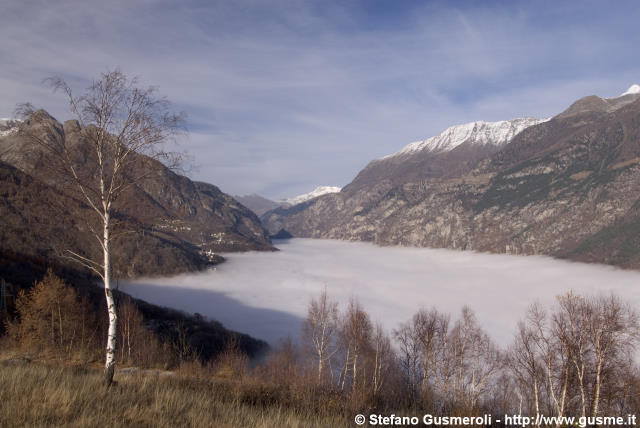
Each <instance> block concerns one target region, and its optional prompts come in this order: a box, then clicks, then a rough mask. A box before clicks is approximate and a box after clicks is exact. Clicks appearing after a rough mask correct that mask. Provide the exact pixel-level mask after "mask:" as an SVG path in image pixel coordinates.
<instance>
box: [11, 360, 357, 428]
mask: <svg viewBox="0 0 640 428" xmlns="http://www.w3.org/2000/svg"><path fill="white" fill-rule="evenodd" d="M115 380H116V383H115V384H113V385H112V386H111V387H106V386H105V385H104V384H103V381H102V376H101V372H100V371H99V370H95V369H86V368H77V367H61V366H48V365H41V364H35V363H28V362H23V361H15V360H14V361H4V362H1V363H0V427H17V426H20V427H25V426H26V427H59V426H73V427H84V426H92V427H102V426H118V427H122V426H135V427H342V426H344V427H346V426H353V423H352V422H351V421H350V420H349V419H347V418H345V417H343V416H339V415H329V414H327V415H322V414H317V413H308V414H306V413H304V412H301V411H299V410H296V409H293V408H286V407H283V406H282V405H281V404H278V405H264V404H252V403H251V402H250V400H247V397H246V396H243V395H242V394H238V393H237V392H234V391H235V388H234V386H233V384H232V383H229V382H218V381H214V380H210V379H205V380H203V379H196V378H189V377H184V376H180V375H176V374H172V375H168V376H159V375H153V374H151V375H150V374H144V375H141V374H137V375H125V374H117V375H116V379H115Z"/></svg>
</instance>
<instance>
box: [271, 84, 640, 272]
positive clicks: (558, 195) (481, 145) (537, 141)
mask: <svg viewBox="0 0 640 428" xmlns="http://www.w3.org/2000/svg"><path fill="white" fill-rule="evenodd" d="M262 220H263V224H265V225H266V226H267V227H268V229H269V230H270V231H272V232H275V231H278V230H280V229H281V228H284V229H286V230H287V231H289V232H291V233H292V234H293V235H294V236H306V237H322V238H339V239H350V240H365V241H373V242H376V243H379V244H394V245H397V244H401V245H415V246H428V247H446V248H456V249H467V250H479V251H491V252H501V253H502V252H506V253H516V254H549V255H555V256H559V257H569V258H572V259H577V260H585V261H593V262H604V263H611V264H616V265H621V266H627V267H638V266H640V87H639V86H637V85H634V86H632V87H631V88H630V89H629V90H628V91H626V92H625V93H624V94H622V95H621V96H619V97H616V98H599V97H597V96H589V97H585V98H582V99H580V100H578V101H576V102H575V103H573V104H572V105H571V106H570V107H569V108H568V109H567V110H565V111H564V112H562V113H560V114H559V115H557V116H555V117H553V118H551V119H550V120H546V121H541V120H536V119H516V120H513V121H504V122H495V123H485V122H474V123H472V124H467V125H461V126H457V127H452V128H449V129H448V130H446V131H445V132H444V133H442V134H440V135H438V136H436V137H433V138H431V139H428V140H425V141H423V142H418V143H412V144H410V145H409V146H407V147H405V148H404V149H403V150H401V151H400V152H398V153H396V154H394V155H391V156H387V157H385V158H382V159H379V160H377V161H373V162H371V163H370V164H369V165H368V166H367V167H366V168H365V169H364V170H363V171H361V172H360V173H359V174H358V176H357V177H356V179H354V181H353V182H352V183H350V184H349V185H347V186H345V188H344V189H343V190H342V191H341V192H340V193H333V194H329V195H324V196H321V197H319V198H316V199H314V200H312V201H308V202H304V203H302V204H299V205H297V206H296V207H292V208H289V209H277V210H275V211H272V212H269V213H266V214H265V215H264V216H263V217H262Z"/></svg>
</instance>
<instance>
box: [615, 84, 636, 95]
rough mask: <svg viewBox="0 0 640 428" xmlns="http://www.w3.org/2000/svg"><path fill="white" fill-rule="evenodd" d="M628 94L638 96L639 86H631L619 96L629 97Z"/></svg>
mask: <svg viewBox="0 0 640 428" xmlns="http://www.w3.org/2000/svg"><path fill="white" fill-rule="evenodd" d="M630 94H640V85H637V84H633V85H631V86H630V87H629V89H627V90H626V91H625V92H623V93H622V94H620V96H621V97H624V96H625V95H630Z"/></svg>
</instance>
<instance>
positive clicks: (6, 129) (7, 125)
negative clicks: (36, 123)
mask: <svg viewBox="0 0 640 428" xmlns="http://www.w3.org/2000/svg"><path fill="white" fill-rule="evenodd" d="M20 122H22V121H21V120H20V119H11V118H6V117H5V118H0V137H6V136H7V135H11V134H15V133H16V132H18V125H19V124H20Z"/></svg>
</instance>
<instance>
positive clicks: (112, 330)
mask: <svg viewBox="0 0 640 428" xmlns="http://www.w3.org/2000/svg"><path fill="white" fill-rule="evenodd" d="M109 221H110V219H109V213H108V212H106V213H105V217H104V238H103V252H104V294H105V297H106V299H107V313H108V314H109V331H108V334H107V358H106V362H105V365H104V378H105V381H106V382H107V384H110V383H111V382H113V374H114V371H115V367H116V331H117V324H118V315H117V314H116V302H115V300H114V298H113V292H112V290H111V252H110V246H109V245H110V239H111V237H110V235H109Z"/></svg>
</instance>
